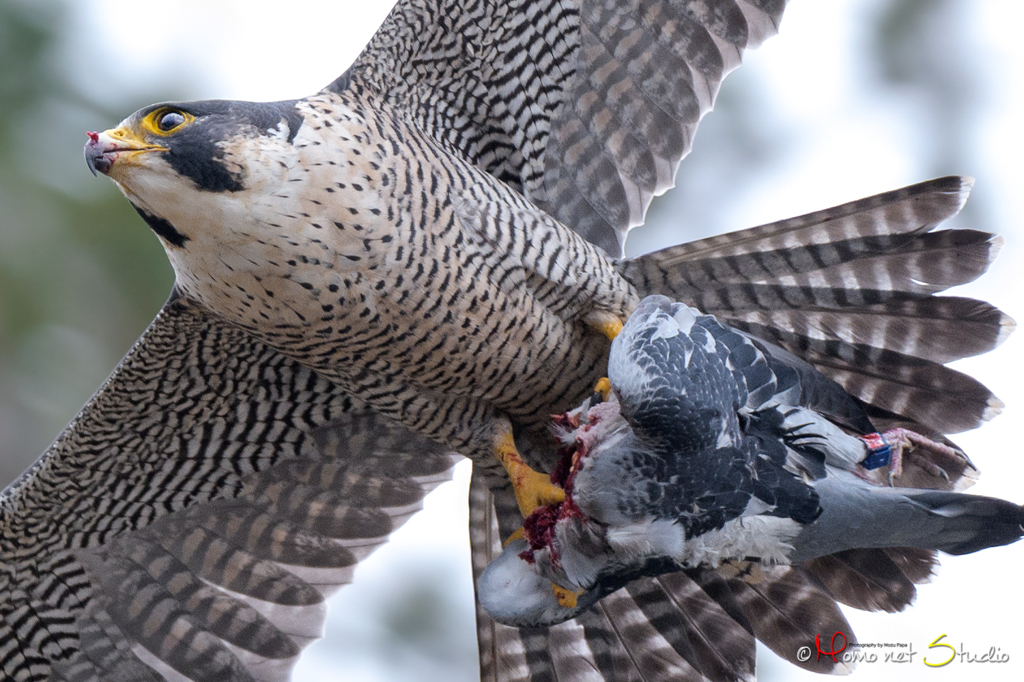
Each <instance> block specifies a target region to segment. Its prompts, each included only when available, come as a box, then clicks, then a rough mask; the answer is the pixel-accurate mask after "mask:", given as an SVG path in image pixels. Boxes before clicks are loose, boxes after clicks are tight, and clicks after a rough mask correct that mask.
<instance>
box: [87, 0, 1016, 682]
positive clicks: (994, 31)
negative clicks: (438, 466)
mask: <svg viewBox="0 0 1024 682" xmlns="http://www.w3.org/2000/svg"><path fill="white" fill-rule="evenodd" d="M964 4H967V5H969V10H968V13H966V14H965V15H964V16H963V21H965V22H969V25H970V29H971V31H972V34H973V35H974V36H975V40H974V43H973V47H972V49H971V50H970V53H969V54H960V55H958V54H951V55H949V57H950V58H952V59H963V60H966V61H967V62H968V63H969V64H970V65H971V69H972V70H973V72H975V73H976V75H977V79H978V82H979V83H982V84H983V85H984V88H983V90H984V91H985V97H986V99H985V101H984V105H983V109H982V113H981V117H980V120H979V125H978V126H977V128H976V129H974V132H973V133H972V135H973V139H972V140H971V145H972V146H973V147H974V149H976V154H975V155H974V157H973V158H972V159H971V160H970V162H969V164H968V167H965V168H949V169H943V172H950V173H951V172H961V173H965V174H970V175H974V176H975V177H976V178H977V179H978V184H977V186H976V187H977V188H976V192H975V197H976V200H982V201H984V202H985V204H984V211H983V214H984V215H985V217H986V218H987V219H988V221H989V224H991V225H995V226H998V229H999V231H1000V232H1002V234H1004V236H1005V237H1006V239H1007V246H1006V247H1005V249H1004V251H1003V254H1002V256H1001V258H1000V259H999V260H998V261H997V263H996V264H995V266H994V267H993V269H992V271H991V272H990V274H989V275H987V276H986V277H985V278H984V281H983V282H981V283H978V284H975V285H971V287H970V288H969V293H970V294H971V295H975V296H977V297H979V298H985V299H988V300H991V301H993V302H994V303H996V304H997V305H998V306H999V307H1001V308H1002V309H1003V310H1005V311H1007V312H1008V313H1009V314H1010V315H1011V316H1013V317H1015V318H1016V319H1018V320H1024V287H1022V279H1021V277H1020V276H1019V275H1018V272H1017V271H1018V269H1019V268H1020V267H1021V266H1020V264H1021V263H1024V209H1022V208H1021V202H1019V201H1017V194H1018V192H1019V191H1020V190H1019V188H1021V187H1024V169H1022V164H1021V151H1024V142H1022V140H1021V136H1020V132H1019V130H1020V122H1021V121H1024V47H1021V45H1020V42H1021V41H1020V31H1019V27H1020V25H1021V23H1022V22H1021V19H1022V18H1024V17H1022V14H1024V9H1022V7H1024V6H1022V5H1021V4H1020V3H1019V2H1017V1H1016V0H978V1H977V2H974V3H964ZM389 5H390V3H387V2H379V1H377V0H368V1H367V0H362V1H358V2H356V1H340V2H329V1H327V0H289V1H288V2H281V1H280V0H275V1H274V2H243V1H242V0H177V1H176V2H174V3H165V2H152V3H148V2H138V1H137V0H91V1H89V2H81V3H78V4H76V5H75V9H74V11H75V12H77V13H78V15H79V16H78V17H77V19H76V22H77V23H78V24H79V26H80V29H79V30H78V32H77V38H78V45H77V46H75V47H74V49H73V50H72V52H73V58H74V62H75V64H76V66H75V74H76V78H78V79H87V80H84V82H95V83H102V84H103V87H104V88H105V89H107V90H108V91H110V92H111V93H117V92H119V91H120V90H122V89H123V90H124V91H126V92H127V91H131V90H137V89H138V88H139V83H140V82H141V83H144V82H146V81H148V80H151V79H155V78H158V77H159V78H161V79H168V78H169V79H170V80H171V81H172V82H180V83H182V84H183V87H184V86H185V84H187V87H188V89H189V92H190V93H191V96H192V97H195V98H237V99H252V100H273V99H290V98H294V97H301V96H304V95H307V94H310V93H312V92H314V91H316V90H317V89H319V88H320V87H322V86H323V85H325V84H326V83H328V82H330V81H331V80H333V79H334V78H335V77H336V76H337V75H338V74H340V73H341V71H342V70H343V69H344V68H345V66H347V64H348V63H349V62H350V61H351V60H352V59H353V58H354V57H355V56H356V55H357V54H358V52H359V50H360V49H361V47H362V46H363V44H364V43H365V42H366V40H367V39H368V38H369V36H370V35H371V34H372V32H373V30H374V28H375V27H376V26H377V24H379V22H380V21H381V20H382V19H383V18H384V16H385V15H386V13H387V9H388V6H389ZM878 5H879V0H856V1H855V0H830V1H827V2H821V1H819V2H811V1H810V0H796V1H794V2H793V3H792V6H791V8H790V9H789V11H788V13H787V16H786V18H785V19H784V21H783V26H782V31H781V36H780V37H777V38H773V39H771V40H770V41H769V42H768V43H766V45H765V46H764V47H763V48H761V49H759V50H757V51H756V52H755V53H752V54H751V55H749V56H748V60H747V65H746V66H745V67H744V70H743V72H741V73H740V74H735V75H734V76H733V77H732V79H729V80H727V81H726V84H725V89H726V91H728V88H729V87H730V83H731V82H732V81H737V82H738V81H741V80H742V81H743V82H750V83H754V84H755V87H758V88H760V90H761V94H762V95H766V96H767V97H768V102H769V105H768V106H766V107H765V111H764V112H763V115H764V116H765V119H766V121H767V124H768V125H769V126H774V127H775V128H776V129H777V130H778V131H779V134H780V135H781V136H782V137H784V139H785V145H783V146H782V148H781V150H780V149H776V150H774V151H772V153H773V154H774V155H775V158H773V159H772V160H771V164H770V166H766V167H767V168H769V169H770V170H769V172H765V173H763V174H761V176H759V177H758V178H756V180H753V181H750V182H746V183H744V184H743V187H742V188H741V189H740V190H738V191H736V192H733V193H730V192H729V191H723V187H717V188H716V190H717V191H719V192H720V193H721V196H724V197H726V201H724V202H723V203H722V205H721V207H720V217H721V218H720V224H728V225H732V226H734V227H736V228H740V227H747V226H750V225H753V224H758V223H761V222H766V221H769V220H775V219H779V218H785V217H790V216H793V215H797V214H800V213H804V212H807V211H810V210H814V209H819V208H825V207H827V206H831V205H834V204H838V203H841V202H844V201H848V200H852V199H856V198H860V197H862V196H867V195H870V194H873V193H876V192H880V191H885V190H889V189H894V188H897V187H900V186H903V185H907V184H910V183H912V182H917V181H920V180H924V179H926V178H927V177H930V176H929V175H928V171H926V169H924V168H923V165H922V163H921V159H922V158H925V157H927V156H928V153H929V142H928V140H927V139H926V138H924V137H923V136H922V131H921V130H919V125H920V122H919V121H917V120H914V119H908V118H907V113H908V111H913V107H912V106H910V104H909V100H901V98H900V94H899V93H895V94H894V93H892V92H889V93H888V95H887V96H886V97H876V96H875V93H874V91H872V89H871V88H870V87H868V86H867V85H865V76H864V74H863V72H862V70H861V69H860V66H861V58H860V56H859V55H860V51H859V50H860V47H861V46H862V45H863V42H864V41H865V40H866V39H867V38H868V36H865V35H864V34H863V27H864V22H863V17H865V16H867V13H869V12H871V11H874V9H875V8H877V7H878ZM157 96H159V95H157ZM908 97H909V95H908ZM145 103H146V102H138V105H140V106H141V105H143V104H145ZM124 113H125V114H128V113H130V112H129V111H127V110H126V111H125V112H124ZM110 123H111V124H112V123H114V122H113V121H112V122H110ZM769 130H771V128H770V127H769ZM83 140H84V138H83ZM708 144H710V142H709V143H708ZM74 154H75V156H76V157H78V158H77V160H76V161H75V163H79V164H80V163H81V161H80V155H79V152H78V151H77V150H75V152H74ZM715 155H716V150H715V149H714V148H706V147H705V146H702V137H701V135H700V134H698V136H697V143H696V151H695V153H694V156H693V157H691V159H690V160H689V161H688V162H684V163H693V164H697V163H699V158H700V157H701V156H705V157H708V158H712V157H714V156H715ZM69 163H70V162H69ZM83 173H84V171H83ZM724 177H725V178H726V179H727V178H728V174H726V175H725V176H724ZM110 191H114V190H113V188H110ZM685 210H686V209H685V208H680V209H678V211H679V213H678V214H676V213H675V212H676V211H677V209H676V208H675V207H674V206H673V207H672V210H671V211H668V214H669V217H670V218H671V220H672V222H674V223H676V224H685V223H686V220H687V215H686V213H685ZM662 213H666V211H662ZM692 219H693V218H692V216H691V220H692ZM959 225H960V226H963V227H967V226H969V225H965V224H962V221H961V223H959ZM690 234H691V235H692V234H694V233H693V232H690ZM637 238H638V239H637V243H639V244H643V247H644V248H645V250H646V249H648V248H653V246H654V245H655V243H656V242H657V241H658V240H659V239H660V242H661V243H662V244H665V245H667V244H669V243H672V242H673V241H675V240H674V239H672V238H671V237H668V236H660V237H641V235H637ZM1022 357H1024V332H1020V333H1018V334H1017V335H1015V336H1014V337H1011V339H1010V340H1009V341H1008V342H1007V343H1006V344H1005V345H1004V346H1003V347H1002V348H1001V349H1000V350H999V351H997V352H995V353H993V354H990V355H989V356H986V357H983V358H979V359H974V360H971V361H967V362H964V363H962V364H963V367H964V368H965V369H966V371H969V372H970V373H972V374H973V375H975V376H977V377H978V378H980V379H982V380H983V381H984V383H986V384H987V385H988V386H990V387H991V388H993V389H994V390H995V392H996V394H997V395H999V396H1000V397H1001V398H1002V399H1003V400H1004V401H1005V402H1006V404H1007V407H1006V409H1005V411H1004V414H1003V415H1002V416H1001V417H999V418H998V419H996V420H995V421H994V422H992V423H991V424H989V425H986V426H985V427H984V428H982V429H981V430H980V431H978V432H975V433H971V434H966V435H963V436H960V437H958V438H957V441H958V442H959V443H960V444H961V445H962V446H963V447H964V448H965V449H966V450H967V452H968V453H969V454H970V455H971V456H972V458H973V460H974V461H975V463H976V464H978V465H979V467H980V468H981V470H982V478H981V482H980V483H979V484H978V486H976V488H975V489H974V492H978V493H982V494H989V495H994V496H1000V497H1007V498H1010V499H1013V500H1015V501H1018V502H1021V501H1024V494H1022V490H1021V485H1020V484H1021V482H1022V481H1024V465H1022V462H1021V457H1020V454H1019V453H1020V436H1019V433H1020V432H1019V425H1020V424H1021V423H1022V422H1024V390H1022V389H1021V381H1020V379H1021V376H1022V374H1021V358H1022ZM459 473H460V476H459V481H458V482H457V483H456V484H447V485H445V486H443V487H442V488H441V489H440V490H439V491H438V492H436V493H435V494H433V495H432V496H431V497H430V498H429V499H428V501H427V507H428V513H429V515H428V513H423V514H420V515H419V516H417V517H416V518H414V519H413V520H412V521H411V522H410V523H409V524H408V525H407V526H406V527H405V528H404V529H403V530H402V531H400V532H399V533H398V534H397V536H396V539H395V541H393V542H392V544H391V545H389V546H387V547H385V548H384V549H383V550H381V551H379V552H378V553H377V554H376V555H374V557H372V558H371V560H369V561H367V562H366V563H365V564H364V565H363V566H362V567H361V568H360V570H359V571H357V573H356V583H355V585H354V586H352V587H348V588H345V589H344V590H342V592H341V593H339V595H338V596H337V597H335V599H334V603H333V607H332V615H331V618H330V620H329V626H328V639H326V640H324V641H322V642H320V643H318V644H317V645H315V646H314V647H313V648H312V649H311V650H310V651H309V652H308V653H307V655H306V657H305V659H304V660H303V661H302V662H301V663H300V666H299V668H298V669H297V672H296V675H295V679H296V680H297V681H298V682H314V681H315V682H325V681H327V680H343V681H349V680H351V681H359V682H377V681H380V682H384V681H402V682H404V681H406V680H426V679H444V680H455V679H458V680H462V679H465V680H471V679H474V678H475V670H474V666H475V662H474V661H473V651H474V647H473V646H472V641H473V638H474V636H475V635H474V632H473V629H472V611H471V609H472V606H471V599H472V592H471V589H470V584H469V580H470V579H469V561H468V556H467V552H468V543H467V541H466V539H465V527H466V516H465V509H464V507H465V489H466V482H467V480H468V479H467V470H466V468H465V467H463V468H461V469H460V472H459ZM1022 564H1024V545H1016V546H1012V547H1010V548H1000V549H994V550H987V551H984V552H981V553H979V554H976V555H973V556H969V557H946V558H944V560H943V566H942V568H941V569H940V572H939V575H938V577H937V579H936V580H935V581H934V582H933V583H932V584H930V585H927V586H924V587H923V588H921V589H920V594H919V597H918V601H917V604H916V605H915V606H913V607H911V608H910V609H909V610H908V611H907V612H905V613H902V614H895V615H889V614H862V613H860V612H853V611H850V615H849V618H850V620H851V622H852V624H853V625H854V628H855V630H856V632H857V634H858V637H859V638H860V640H861V642H908V643H911V644H912V645H913V647H914V649H915V650H917V651H918V652H919V653H918V655H917V657H916V658H915V660H914V662H913V663H912V664H909V665H894V664H884V663H875V664H865V665H862V666H861V667H860V669H859V671H858V672H857V673H856V675H857V676H858V677H859V678H861V679H872V680H896V679H900V680H918V679H920V680H926V679H927V680H933V679H935V680H952V679H962V678H964V677H966V676H967V675H971V677H972V678H975V677H976V679H986V680H1011V679H1012V680H1019V679H1024V638H1022V636H1021V635H1022V634H1024V628H1022V627H1021V626H1020V618H1021V613H1022V612H1024V584H1022V581H1021V579H1020V578H1019V573H1020V570H1021V566H1022ZM439 579H443V580H446V581H448V582H449V583H450V584H451V586H452V590H453V591H454V596H452V597H451V598H450V599H447V601H445V602H444V604H446V605H447V606H446V607H445V608H447V609H449V611H448V612H446V613H444V614H441V615H440V616H439V617H438V619H437V620H435V621H432V623H433V624H432V625H429V626H428V627H430V628H441V629H444V630H447V631H449V633H451V634H454V635H455V637H456V639H458V640H460V641H463V642H467V643H468V644H467V646H465V647H463V648H462V649H458V650H457V652H456V654H453V655H457V656H458V660H457V661H456V663H455V665H456V666H461V668H459V669H458V671H455V670H453V669H452V668H451V667H449V666H448V665H447V664H446V663H445V662H444V661H438V660H436V659H432V658H430V657H429V656H423V655H422V654H419V653H416V652H415V651H414V652H411V653H407V652H403V651H391V650H388V649H387V648H386V647H388V646H390V642H391V641H392V639H391V635H390V634H389V632H388V631H387V628H386V627H385V626H382V625H379V624H378V621H377V620H375V619H374V618H368V617H367V615H368V614H373V615H374V616H377V615H379V613H380V612H382V611H386V610H387V608H388V605H389V604H390V603H392V602H391V601H390V600H391V599H392V598H393V596H394V594H395V593H400V592H401V590H400V589H399V588H400V587H401V586H402V585H405V584H406V583H409V582H416V581H437V580H439ZM385 615H386V614H385ZM943 633H946V634H948V637H947V641H948V642H950V643H953V644H954V645H956V646H958V647H959V643H961V642H962V643H963V644H964V645H965V646H966V648H967V649H969V650H971V651H972V652H976V653H978V654H980V653H983V652H984V651H986V650H987V649H988V648H989V647H991V646H994V647H999V648H1000V649H1001V650H1002V651H1003V652H1007V653H1008V654H1009V655H1010V657H1011V659H1010V662H1009V663H1005V664H1001V665H997V664H987V665H982V664H974V665H968V664H961V663H953V664H951V665H949V666H947V667H945V668H942V669H932V668H928V667H926V666H925V665H923V664H922V663H921V656H922V654H923V653H927V650H926V648H927V645H928V644H929V643H930V642H931V641H932V640H934V639H935V638H936V637H937V636H939V635H941V634H943ZM434 634H438V633H434ZM425 636H426V637H428V638H429V636H431V635H430V633H428V634H427V635H425ZM420 641H421V642H422V641H429V640H428V639H424V636H420ZM444 651H448V649H444ZM940 652H941V650H936V652H935V654H936V655H938V654H939V653H940ZM797 672H798V671H797V670H796V669H795V668H792V667H791V666H786V665H783V664H778V665H776V664H773V663H771V662H770V661H768V662H766V663H765V665H764V667H763V668H762V671H761V677H762V679H769V678H771V679H802V678H798V676H797ZM807 677H808V678H811V677H814V678H815V679H820V678H817V677H816V676H811V675H810V674H808V675H807Z"/></svg>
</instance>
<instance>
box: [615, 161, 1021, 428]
mask: <svg viewBox="0 0 1024 682" xmlns="http://www.w3.org/2000/svg"><path fill="white" fill-rule="evenodd" d="M971 184H972V181H970V180H969V179H966V178H958V177H946V178H939V179H937V180H931V181H928V182H923V183H919V184H917V185H912V186H910V187H906V188H904V189H900V190H896V191H893V192H886V193H884V194H879V195H877V196H874V197H869V198H867V199H861V200H859V201H854V202H850V203H848V204H844V205H842V206H838V207H835V208H831V209H827V210H824V211H817V212H815V213H810V214H807V215H805V216H800V217H798V218H791V219H788V220H782V221H779V222H776V223H770V224H768V225H763V226H760V227H755V228H751V229H749V230H743V231H741V232H734V233H732V234H728V235H722V236H717V237H710V238H708V239H703V240H700V241H697V242H693V243H690V244H683V245H681V246H675V247H670V248H668V249H665V250H662V251H659V252H656V253H653V254H648V255H646V256H641V257H639V258H634V259H626V260H621V261H619V262H618V265H619V269H620V272H622V273H623V275H624V276H625V277H626V278H627V279H628V280H629V281H630V282H632V283H633V285H634V286H636V288H637V289H638V290H639V291H640V293H641V295H647V294H650V293H661V294H666V295H668V296H671V297H673V298H677V299H681V300H687V301H689V302H691V303H692V304H693V305H696V306H698V307H699V308H700V309H701V310H703V311H704V312H706V313H709V314H712V315H715V316H716V317H717V318H718V319H720V320H722V321H723V322H725V323H727V324H729V325H731V326H733V327H735V328H737V329H740V330H742V331H745V332H748V333H750V334H752V335H754V336H757V337H759V338H761V339H764V340H766V341H769V342H770V343H773V344H775V345H777V346H780V347H781V348H784V349H785V350H787V351H790V352H792V353H794V354H796V355H797V356H799V357H801V358H803V359H804V360H807V361H808V362H810V363H811V364H812V365H814V366H815V367H816V368H817V369H819V370H821V371H822V372H824V373H825V374H826V375H827V376H828V377H830V378H831V379H833V380H835V381H836V382H838V383H839V384H840V385H841V386H842V387H843V388H844V389H846V390H847V391H848V392H849V393H850V394H851V395H853V396H854V397H855V398H857V399H859V400H860V401H862V402H863V403H865V404H866V406H867V408H868V409H869V413H870V414H873V415H874V414H880V415H884V416H887V417H889V418H892V419H894V420H896V421H901V420H902V421H903V422H905V423H906V424H908V425H916V426H918V427H920V428H921V429H922V430H924V431H925V432H928V433H932V434H936V435H938V434H946V433H957V432H960V431H964V430H967V429H971V428H975V427H976V426H978V425H979V424H980V423H981V422H983V421H984V420H986V419H989V418H991V417H992V416H994V415H995V414H997V413H998V411H999V409H1000V407H1001V403H1000V402H999V401H998V400H997V399H996V398H995V397H994V396H993V395H992V394H991V392H989V391H988V389H986V388H985V387H984V386H982V385H981V384H980V383H978V382H977V381H975V380H974V379H972V378H970V377H968V376H966V375H964V374H961V373H959V372H957V371H955V370H952V369H949V368H947V367H944V366H943V364H944V363H947V362H951V361H953V360H958V359H960V358H964V357H967V356H970V355H976V354H978V353H983V352H986V351H989V350H991V349H993V348H995V347H996V346H998V345H999V344H1000V343H1002V341H1003V340H1004V339H1005V338H1006V336H1007V335H1008V334H1009V332H1010V331H1011V330H1012V329H1013V327H1014V322H1013V320H1011V319H1010V318H1009V317H1008V316H1007V315H1005V314H1004V313H1002V312H1001V311H999V310H997V309H996V308H994V307H993V306H991V305H989V304H987V303H984V302H981V301H975V300H972V299H968V298H962V297H952V296H949V297H947V296H941V297H940V296H935V295H934V294H936V293H938V292H941V291H943V290H945V289H946V288H948V287H950V286H955V285H958V284H963V283H966V282H970V281H973V280H974V279H976V278H977V277H979V276H980V275H981V274H982V273H984V271H985V270H986V268H987V267H988V265H989V263H991V261H992V259H993V258H994V257H995V254H996V253H997V251H998V248H999V245H1000V243H1001V242H1000V240H999V239H998V238H996V237H993V236H992V235H989V234H986V233H983V232H976V231H973V230H941V231H937V232H934V231H932V230H933V229H934V228H935V227H936V226H937V225H939V224H940V223H941V222H942V221H944V220H946V219H948V218H950V217H952V216H953V215H955V214H956V213H957V212H958V211H959V210H960V208H961V207H962V206H963V204H964V202H965V201H966V199H967V194H968V191H969V189H970V187H971ZM871 410H875V411H874V412H871ZM911 428H913V426H911Z"/></svg>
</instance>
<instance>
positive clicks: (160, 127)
mask: <svg viewBox="0 0 1024 682" xmlns="http://www.w3.org/2000/svg"><path fill="white" fill-rule="evenodd" d="M194 120H195V116H193V115H192V114H190V113H188V112H185V111H181V110H180V109H172V108H170V107H160V108H159V109H157V110H155V111H153V112H151V113H149V114H148V115H147V116H146V118H145V119H143V121H142V125H143V127H144V128H145V129H146V130H147V131H148V132H150V133H153V134H154V135H162V136H166V135H171V134H173V133H175V132H177V131H178V130H180V129H181V128H183V127H184V126H186V125H188V124H189V123H191V122H192V121H194Z"/></svg>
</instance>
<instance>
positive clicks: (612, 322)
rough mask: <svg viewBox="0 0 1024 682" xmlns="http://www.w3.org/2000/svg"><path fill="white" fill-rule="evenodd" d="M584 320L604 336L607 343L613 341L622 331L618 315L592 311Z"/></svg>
mask: <svg viewBox="0 0 1024 682" xmlns="http://www.w3.org/2000/svg"><path fill="white" fill-rule="evenodd" d="M584 320H586V322H587V324H589V325H590V326H591V327H593V328H594V329H596V330H597V331H599V332H601V333H602V334H604V335H605V337H607V338H608V340H609V341H613V340H614V339H615V337H616V336H618V335H619V332H621V331H622V320H621V319H620V318H619V316H618V315H614V314H612V313H608V312H604V311H593V312H591V313H590V314H589V315H587V316H586V317H585V318H584Z"/></svg>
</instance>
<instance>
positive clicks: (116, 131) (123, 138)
mask: <svg viewBox="0 0 1024 682" xmlns="http://www.w3.org/2000/svg"><path fill="white" fill-rule="evenodd" d="M86 135H88V136H89V141H88V142H86V143H85V165H87V166H88V167H89V170H90V171H91V172H92V174H93V175H96V174H97V173H103V174H104V175H108V174H109V173H110V171H111V169H112V168H113V167H114V164H116V163H119V162H120V163H122V164H123V163H126V162H130V160H131V159H132V158H134V157H135V156H136V155H137V154H139V153H142V152H153V151H167V148H166V147H161V146H160V145H155V144H150V143H148V142H145V141H144V140H142V139H140V138H139V136H138V135H137V134H135V133H134V132H133V131H131V130H129V129H128V128H125V127H124V126H121V127H119V128H113V129H111V130H105V131H104V132H102V133H97V132H89V133H86Z"/></svg>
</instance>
